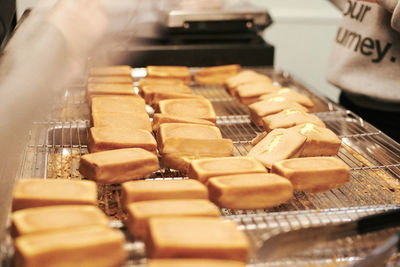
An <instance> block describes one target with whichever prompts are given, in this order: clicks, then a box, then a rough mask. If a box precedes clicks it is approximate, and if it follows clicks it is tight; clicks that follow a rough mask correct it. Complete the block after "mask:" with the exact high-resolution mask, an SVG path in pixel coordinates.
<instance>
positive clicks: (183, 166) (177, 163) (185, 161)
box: [162, 144, 229, 173]
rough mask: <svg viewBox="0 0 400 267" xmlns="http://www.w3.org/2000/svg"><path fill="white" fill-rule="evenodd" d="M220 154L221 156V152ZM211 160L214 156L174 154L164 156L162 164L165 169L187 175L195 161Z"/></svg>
mask: <svg viewBox="0 0 400 267" xmlns="http://www.w3.org/2000/svg"><path fill="white" fill-rule="evenodd" d="M208 145H210V144H208ZM210 150H211V149H210ZM218 153H219V154H221V152H220V151H219V152H218ZM227 156H229V155H227ZM209 158H213V157H212V156H204V155H203V156H201V155H192V154H190V153H187V154H179V153H174V154H164V155H163V157H162V162H163V164H164V167H167V168H170V169H174V170H178V171H181V172H184V173H187V172H188V171H189V167H190V163H192V161H193V160H196V159H209Z"/></svg>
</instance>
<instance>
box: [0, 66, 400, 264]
mask: <svg viewBox="0 0 400 267" xmlns="http://www.w3.org/2000/svg"><path fill="white" fill-rule="evenodd" d="M252 69H254V70H256V71H258V72H260V73H265V74H268V75H269V76H271V77H272V79H273V80H274V82H276V83H277V84H280V85H282V86H287V87H290V88H292V89H294V90H297V91H299V92H302V93H304V94H307V95H308V96H310V97H311V98H312V100H313V101H314V103H315V108H314V114H315V115H317V116H319V117H320V118H321V119H322V120H323V121H324V122H325V123H326V125H327V127H328V128H330V129H331V130H333V131H334V132H335V133H336V134H337V135H338V136H339V137H340V138H341V140H342V147H341V148H340V151H339V154H338V157H339V158H340V159H342V160H343V161H344V162H346V163H347V164H348V165H349V166H350V168H351V182H349V183H347V184H346V185H344V186H343V187H341V188H338V189H333V190H330V191H328V192H325V193H319V194H310V193H305V192H296V193H295V197H294V198H293V199H292V200H291V201H289V202H287V203H284V204H282V205H280V206H278V207H275V208H271V209H260V210H231V209H221V213H222V215H223V216H224V217H226V218H228V219H232V220H234V221H236V222H237V223H238V225H239V228H240V229H242V230H243V231H245V232H246V233H247V234H248V236H249V238H250V240H251V244H252V251H251V256H250V259H249V266H252V265H255V266H288V265H292V266H302V265H307V266H310V265H312V266H314V265H315V266H321V265H326V266H332V265H334V266H336V265H339V266H342V265H346V264H350V263H354V262H356V261H357V260H359V259H361V258H363V257H365V255H366V254H367V253H368V252H369V251H371V249H373V248H374V247H375V246H376V245H377V244H379V242H382V241H383V240H384V238H385V237H387V236H388V235H389V234H390V233H392V232H393V230H388V231H381V232H379V233H377V234H370V235H367V236H363V237H360V236H356V237H354V238H347V239H345V240H339V241H337V242H331V243H330V244H323V246H322V247H321V246H320V247H316V248H314V249H312V250H310V251H308V252H304V253H302V254H301V255H295V256H294V257H293V258H289V259H282V260H281V261H279V262H268V263H266V262H259V261H258V259H257V258H256V257H255V256H254V255H255V254H254V252H255V250H256V249H257V246H258V245H259V243H260V237H261V236H263V235H268V233H272V232H276V231H286V230H290V229H295V228H298V227H307V226H311V225H321V224H328V223H335V222H344V221H349V220H353V219H355V218H357V217H359V216H363V215H366V214H371V213H375V212H378V211H382V210H388V209H393V208H396V207H398V206H399V202H400V181H399V177H400V145H399V144H398V143H396V142H395V141H393V140H392V139H390V138H389V137H388V136H386V135H385V134H384V133H382V132H381V131H379V130H378V129H376V128H375V127H373V126H372V125H370V124H368V123H367V122H365V121H364V120H363V119H362V118H360V117H358V116H357V115H355V114H353V113H352V112H350V111H348V110H344V109H343V108H341V107H339V106H337V105H336V104H334V103H333V102H331V101H329V100H328V99H326V98H324V97H321V96H319V95H317V94H315V93H313V92H312V91H311V90H310V89H309V88H307V87H306V86H304V85H303V84H302V83H300V82H299V81H298V80H297V79H295V78H293V77H292V76H290V75H289V74H287V73H285V72H281V71H276V70H274V69H272V68H259V67H257V68H252ZM196 70H197V68H192V69H191V71H192V72H194V71H196ZM132 74H133V76H134V78H135V82H134V84H135V85H137V81H138V79H139V78H141V77H144V76H145V75H146V71H145V69H143V68H138V69H134V70H133V72H132ZM190 86H191V88H192V90H193V92H194V93H195V94H200V95H203V96H205V97H207V98H208V99H209V100H210V101H211V102H212V104H213V106H214V108H215V111H216V113H217V126H218V127H219V128H220V129H221V132H222V134H223V136H224V137H225V138H230V139H232V140H233V143H234V153H235V155H246V154H247V152H248V151H249V149H250V148H251V143H250V141H251V140H252V139H253V138H254V137H255V136H256V135H257V134H258V133H260V132H262V129H260V128H258V127H257V126H256V125H255V124H254V123H252V121H251V120H250V119H249V116H248V110H247V107H246V106H244V105H242V104H240V103H239V102H238V101H237V100H236V99H234V98H232V97H231V96H230V95H229V94H227V93H226V91H225V90H224V88H220V87H205V86H201V85H198V84H196V83H192V84H191V85H190ZM51 104H53V105H54V109H53V112H51V114H49V117H48V118H47V119H46V120H44V121H42V122H35V123H34V124H33V126H32V130H31V137H30V141H29V143H28V145H27V146H26V150H25V155H24V160H23V162H22V164H21V172H20V177H21V178H28V177H29V178H31V177H37V178H64V179H81V176H80V174H79V172H78V171H77V168H78V164H79V158H80V156H81V155H83V154H85V153H88V151H87V136H88V130H89V127H90V126H89V125H90V123H89V109H88V107H87V103H86V95H85V87H84V86H72V87H71V88H68V89H67V90H66V92H65V94H64V97H63V98H62V99H57V101H55V102H54V103H51ZM150 113H151V112H150ZM185 178H186V175H185V174H184V173H180V172H178V171H175V170H171V169H168V168H164V167H162V168H161V169H160V170H159V171H157V172H155V173H153V174H152V175H151V177H149V178H148V179H185ZM119 196H120V186H119V185H99V206H100V207H101V208H102V209H103V210H104V211H105V213H106V214H107V215H108V216H110V217H112V219H113V221H112V226H113V227H117V228H121V229H124V225H123V223H122V221H123V218H124V216H125V214H124V213H123V212H122V210H121V204H120V200H119ZM127 240H128V241H127V244H126V249H127V250H129V251H130V259H129V260H128V261H127V262H126V264H125V265H126V266H139V265H141V264H145V252H144V246H143V244H142V243H141V242H140V241H137V240H133V239H132V238H131V237H130V236H127ZM6 244H8V243H7V242H3V250H2V251H3V257H5V258H7V257H6V256H7V255H9V254H10V251H12V250H11V249H7V248H9V246H7V245H6ZM4 247H5V249H4ZM4 251H5V252H4ZM4 255H6V256H4ZM399 259H400V257H399V256H398V255H395V257H394V258H393V259H392V261H391V264H395V263H396V262H397V261H398V260H399Z"/></svg>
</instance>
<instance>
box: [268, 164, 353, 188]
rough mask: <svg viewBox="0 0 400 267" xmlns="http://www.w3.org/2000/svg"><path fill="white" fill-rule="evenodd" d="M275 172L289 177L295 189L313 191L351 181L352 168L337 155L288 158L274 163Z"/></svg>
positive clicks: (339, 185)
mask: <svg viewBox="0 0 400 267" xmlns="http://www.w3.org/2000/svg"><path fill="white" fill-rule="evenodd" d="M271 171H272V172H273V173H276V174H279V175H282V176H284V177H286V178H287V179H289V180H290V181H291V182H292V184H293V187H294V190H298V191H307V192H312V193H319V192H324V191H326V190H329V189H332V188H338V187H341V186H342V185H344V184H345V183H347V182H348V181H350V168H349V166H347V165H346V164H345V163H344V162H343V161H341V160H340V159H338V158H335V157H307V158H298V159H288V160H282V161H279V162H276V163H275V164H273V165H272V170H271Z"/></svg>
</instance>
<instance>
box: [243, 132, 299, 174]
mask: <svg viewBox="0 0 400 267" xmlns="http://www.w3.org/2000/svg"><path fill="white" fill-rule="evenodd" d="M306 140H307V138H306V137H305V136H304V135H302V134H299V133H296V132H295V131H290V130H287V129H276V130H273V131H271V132H270V133H269V134H268V135H267V136H265V137H264V138H263V139H262V140H261V141H260V142H258V143H257V144H256V145H255V146H254V147H253V148H252V149H251V150H250V151H249V153H248V154H247V155H248V156H252V157H254V158H256V159H257V160H258V161H260V162H261V163H262V164H263V165H264V166H265V167H267V168H269V169H270V168H271V166H272V164H273V163H275V162H277V161H280V160H283V159H288V158H294V157H298V156H300V154H301V151H302V149H303V146H304V143H305V142H306Z"/></svg>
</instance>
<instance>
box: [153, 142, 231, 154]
mask: <svg viewBox="0 0 400 267" xmlns="http://www.w3.org/2000/svg"><path fill="white" fill-rule="evenodd" d="M160 153H162V154H176V155H182V154H184V155H194V156H198V157H230V156H233V142H232V140H231V139H227V138H222V139H193V138H190V137H188V138H176V137H172V138H168V139H167V140H166V141H165V142H164V143H163V146H162V150H161V151H160Z"/></svg>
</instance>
